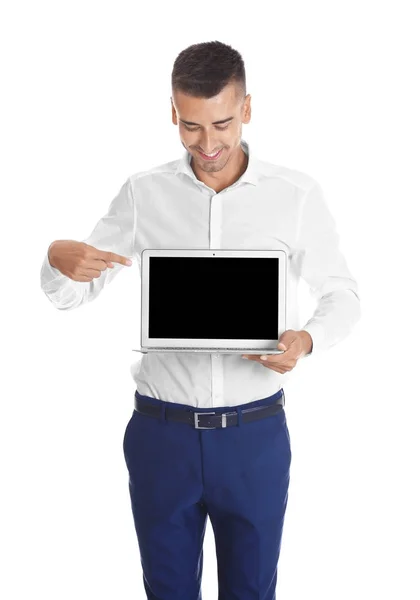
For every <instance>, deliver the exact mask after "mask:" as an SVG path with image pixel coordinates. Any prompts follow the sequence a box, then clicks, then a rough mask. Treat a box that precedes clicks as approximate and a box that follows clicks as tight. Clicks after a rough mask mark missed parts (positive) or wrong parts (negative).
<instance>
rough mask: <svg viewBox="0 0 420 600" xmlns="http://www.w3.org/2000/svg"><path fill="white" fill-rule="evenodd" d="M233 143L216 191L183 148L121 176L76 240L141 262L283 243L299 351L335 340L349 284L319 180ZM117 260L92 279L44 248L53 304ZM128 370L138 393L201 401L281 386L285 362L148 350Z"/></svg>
mask: <svg viewBox="0 0 420 600" xmlns="http://www.w3.org/2000/svg"><path fill="white" fill-rule="evenodd" d="M241 145H242V147H243V149H244V151H245V152H246V154H247V155H248V166H247V169H246V171H245V173H243V175H242V176H241V177H240V178H239V179H238V180H237V181H236V182H235V183H233V184H232V185H231V186H229V187H227V188H225V189H223V190H222V191H220V192H219V193H216V192H215V190H213V189H212V188H211V187H209V186H208V185H206V184H205V183H203V182H202V181H200V180H199V179H197V177H196V176H195V174H194V172H193V170H192V168H191V165H190V160H191V155H190V154H189V152H188V151H187V150H185V151H184V154H183V156H182V158H181V159H178V160H174V161H172V162H169V163H166V164H163V165H160V166H156V167H154V168H152V169H150V170H148V171H139V172H137V173H135V174H133V175H131V176H129V177H128V179H127V180H126V181H125V183H124V184H123V186H122V187H121V189H120V191H119V192H118V194H117V196H115V198H114V199H113V200H112V202H111V204H110V206H109V209H108V212H107V213H106V214H105V215H104V216H103V217H102V218H101V219H100V220H99V221H98V223H97V224H96V225H95V227H94V229H93V231H92V233H91V235H90V236H89V237H88V238H86V239H85V240H82V241H84V242H86V243H87V244H90V245H91V246H94V247H95V248H97V249H99V250H108V251H111V252H116V253H118V254H121V255H123V256H126V257H130V258H131V259H132V261H133V264H134V261H135V260H136V261H137V263H138V267H139V270H140V259H141V252H142V250H143V249H144V248H165V249H169V248H186V247H188V248H197V249H201V248H205V249H210V248H214V249H217V248H230V249H232V248H233V249H238V250H240V249H266V250H273V249H274V250H275V249H277V248H280V247H283V245H284V244H286V245H287V246H288V250H289V255H290V257H289V282H288V284H289V302H290V306H289V307H288V323H287V328H288V329H295V330H301V329H304V330H306V331H307V332H308V333H310V335H311V337H312V341H313V349H312V353H310V354H307V355H306V356H305V358H307V357H309V356H311V354H315V353H319V352H323V351H325V350H327V349H328V348H330V347H331V346H333V345H334V344H336V343H337V342H339V341H341V340H343V339H344V338H345V337H346V336H347V335H348V334H349V333H350V331H351V329H352V327H353V326H354V324H355V323H356V322H357V321H358V320H359V318H360V315H361V313H360V298H359V296H358V293H357V291H358V288H357V283H356V281H355V279H354V277H353V276H352V275H351V273H350V271H349V269H348V267H347V264H346V261H345V258H344V256H343V254H342V253H341V252H340V250H339V237H338V234H337V231H336V227H335V222H334V220H333V217H332V216H331V213H330V212H329V209H328V207H327V204H326V201H325V199H324V196H323V192H322V189H321V187H320V185H319V184H318V183H317V182H316V181H315V180H314V179H313V178H312V177H310V176H309V175H307V174H305V173H303V172H301V171H297V170H294V169H289V168H287V167H284V166H278V165H274V164H271V163H268V162H266V161H262V160H259V159H257V158H256V157H255V156H254V155H253V153H252V152H250V148H249V144H248V143H247V142H246V141H245V140H243V139H242V140H241ZM124 268H125V269H126V268H131V267H125V266H124V265H120V264H118V263H114V268H113V269H111V268H107V269H105V270H104V271H102V273H101V276H100V277H99V278H94V279H93V280H92V281H91V282H78V281H73V280H72V279H70V278H68V277H67V276H66V275H63V274H62V273H61V272H60V271H59V270H58V269H56V268H54V267H52V266H51V265H50V263H49V260H48V254H46V256H45V259H44V262H43V264H42V268H41V287H42V290H43V291H44V292H45V294H46V295H47V297H48V298H49V300H50V301H51V302H52V304H53V305H54V306H55V307H56V308H58V309H60V310H72V309H74V308H77V307H78V306H81V305H82V304H84V303H87V302H91V301H92V300H94V299H95V298H96V297H97V296H98V294H99V293H100V292H101V291H102V289H103V287H104V286H105V284H107V283H110V282H111V281H112V280H113V279H114V278H115V277H116V276H117V275H118V273H119V272H120V271H121V269H124ZM300 277H302V278H303V279H304V280H305V281H306V282H307V283H308V284H309V286H310V290H311V293H312V294H313V296H314V297H315V298H316V300H317V307H316V310H315V312H314V314H313V316H312V318H311V319H309V321H308V322H307V323H306V324H302V323H301V322H300V319H299V314H298V306H297V284H298V282H299V278H300ZM175 293H176V291H175ZM259 310H264V298H261V304H260V305H259V306H256V307H255V311H259ZM301 360H303V359H301ZM131 373H132V376H133V379H134V381H135V383H136V387H137V389H138V391H139V392H140V393H141V394H145V395H147V396H152V397H154V398H159V399H161V400H165V401H168V402H177V403H181V404H189V405H192V406H193V407H202V408H209V407H215V406H217V407H219V406H236V405H239V404H243V403H246V402H252V401H254V400H259V399H261V398H265V397H267V396H271V395H272V394H274V393H275V392H276V391H277V390H279V389H280V388H281V387H283V388H284V389H285V383H286V382H287V380H288V379H289V377H290V376H291V375H292V373H293V369H292V371H289V372H286V373H284V374H281V373H278V372H277V371H274V370H272V369H270V368H268V367H265V366H264V365H262V364H260V363H258V362H256V361H251V360H245V359H243V358H241V355H240V354H219V355H216V354H210V353H199V352H196V353H182V352H181V353H177V352H169V353H159V352H151V353H148V354H144V355H141V357H140V358H139V360H138V361H137V362H136V363H134V364H133V365H132V367H131ZM285 391H286V389H285Z"/></svg>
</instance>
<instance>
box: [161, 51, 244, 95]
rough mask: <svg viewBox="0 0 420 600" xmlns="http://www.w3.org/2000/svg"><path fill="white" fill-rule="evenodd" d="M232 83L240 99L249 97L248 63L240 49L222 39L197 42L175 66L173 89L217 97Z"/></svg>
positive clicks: (179, 56) (188, 93)
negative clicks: (246, 63)
mask: <svg viewBox="0 0 420 600" xmlns="http://www.w3.org/2000/svg"><path fill="white" fill-rule="evenodd" d="M229 83H234V84H235V85H236V87H237V97H238V100H243V99H244V98H245V96H246V77H245V65H244V61H243V59H242V56H241V55H240V54H239V52H238V51H237V50H234V48H232V47H231V46H229V45H227V44H223V43H222V42H218V41H213V42H203V43H201V44H193V45H192V46H189V47H188V48H185V50H182V52H180V53H179V54H178V56H177V58H176V60H175V62H174V66H173V69H172V92H175V91H180V92H182V93H183V94H187V95H189V96H195V97H197V98H212V97H213V96H217V94H219V93H220V92H221V91H222V89H223V88H224V87H225V86H226V85H227V84H229Z"/></svg>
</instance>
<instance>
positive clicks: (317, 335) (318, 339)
mask: <svg viewBox="0 0 420 600" xmlns="http://www.w3.org/2000/svg"><path fill="white" fill-rule="evenodd" d="M302 331H306V332H307V333H309V335H310V336H311V338H312V351H311V352H309V353H308V354H305V356H304V357H303V358H306V357H307V356H311V355H312V354H316V353H318V352H321V351H322V350H323V349H324V346H323V344H324V340H325V331H324V328H323V327H322V325H319V323H307V324H306V325H305V326H304V327H302Z"/></svg>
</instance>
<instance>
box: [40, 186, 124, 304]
mask: <svg viewBox="0 0 420 600" xmlns="http://www.w3.org/2000/svg"><path fill="white" fill-rule="evenodd" d="M134 211H135V207H134V199H133V191H132V187H131V180H130V178H128V179H127V180H126V181H125V183H124V184H123V185H122V187H121V189H120V191H119V192H118V194H117V195H116V196H115V197H114V199H113V200H112V202H111V204H110V205H109V208H108V212H107V213H106V214H105V215H104V216H103V217H102V218H101V219H99V221H98V222H97V223H96V225H95V227H94V228H93V231H92V233H91V234H90V235H89V237H87V238H86V239H84V240H81V241H83V242H85V243H86V244H89V245H90V246H94V247H95V248H97V249H98V250H105V251H109V252H115V253H117V254H121V255H122V256H126V257H127V258H133V256H134V221H135V219H134V214H135V213H134ZM113 265H114V268H110V267H107V268H106V269H105V270H104V271H102V272H101V275H100V277H95V278H93V279H92V281H74V280H73V279H70V278H69V277H67V275H63V274H62V273H61V271H59V270H58V269H56V268H55V267H53V266H52V265H51V264H50V262H49V260H48V251H47V253H46V255H45V257H44V261H43V263H42V267H41V273H40V279H41V289H42V291H43V292H44V293H45V295H46V296H47V298H48V299H49V300H50V301H51V302H52V304H53V305H54V306H55V308H58V309H60V310H71V309H74V308H77V307H78V306H81V305H82V304H85V303H87V302H91V301H92V300H94V299H95V298H96V297H97V296H98V295H99V293H100V292H101V290H102V289H103V287H104V286H105V284H108V283H110V282H111V281H112V280H113V279H114V278H115V277H116V276H117V275H118V273H119V272H120V271H121V269H124V268H125V269H127V268H131V267H126V266H124V265H121V264H119V263H113Z"/></svg>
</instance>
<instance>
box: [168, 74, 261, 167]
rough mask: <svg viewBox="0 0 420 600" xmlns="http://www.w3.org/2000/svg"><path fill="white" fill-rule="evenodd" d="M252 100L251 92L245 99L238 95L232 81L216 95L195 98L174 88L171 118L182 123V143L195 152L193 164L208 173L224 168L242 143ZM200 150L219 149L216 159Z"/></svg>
mask: <svg viewBox="0 0 420 600" xmlns="http://www.w3.org/2000/svg"><path fill="white" fill-rule="evenodd" d="M250 100H251V96H250V95H249V94H248V95H247V96H246V97H245V99H243V98H242V99H240V98H238V97H237V88H236V87H235V86H234V85H233V84H229V85H227V86H226V87H224V88H223V89H222V91H221V92H220V94H218V95H217V96H213V98H195V97H192V96H188V95H186V94H183V93H181V92H179V91H176V92H174V95H173V97H172V98H171V102H172V122H173V123H174V125H178V126H179V136H180V138H181V142H182V145H183V146H184V148H186V150H188V152H189V153H190V154H191V155H192V160H193V162H194V166H197V167H198V168H199V169H202V170H203V171H206V172H207V173H214V172H216V171H221V170H222V169H224V167H225V166H226V164H227V163H228V162H229V159H230V158H231V156H233V155H234V153H237V152H238V149H239V147H240V142H241V137H242V123H248V122H249V121H250V118H251V107H250ZM185 121H187V122H188V123H185ZM215 121H216V123H215ZM217 121H225V122H224V123H217ZM192 123H195V124H192ZM200 152H203V153H205V154H206V155H209V154H214V153H215V152H218V153H219V152H220V153H219V154H218V155H217V157H216V158H215V159H211V158H210V159H207V158H206V157H205V156H203V155H202V154H201V153H200Z"/></svg>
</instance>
